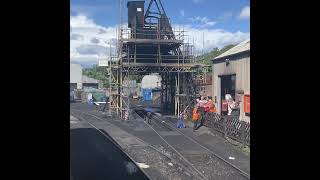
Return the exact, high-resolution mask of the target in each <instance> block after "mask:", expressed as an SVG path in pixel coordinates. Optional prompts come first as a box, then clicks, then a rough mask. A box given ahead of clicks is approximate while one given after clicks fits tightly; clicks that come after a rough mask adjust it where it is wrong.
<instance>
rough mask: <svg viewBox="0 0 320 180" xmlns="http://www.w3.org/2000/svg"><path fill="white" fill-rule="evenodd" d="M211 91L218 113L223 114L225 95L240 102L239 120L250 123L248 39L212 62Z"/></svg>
mask: <svg viewBox="0 0 320 180" xmlns="http://www.w3.org/2000/svg"><path fill="white" fill-rule="evenodd" d="M212 63H213V64H212V70H213V71H212V78H213V83H212V86H213V88H212V91H213V93H212V94H213V97H214V101H215V103H216V106H217V110H218V113H220V114H225V112H226V107H225V94H231V96H232V98H233V99H235V100H238V101H240V120H244V121H246V122H250V39H248V40H245V41H243V42H241V43H239V44H238V45H236V46H235V47H233V48H231V49H229V50H228V51H226V52H224V53H223V54H221V55H219V56H218V57H216V58H214V59H213V60H212Z"/></svg>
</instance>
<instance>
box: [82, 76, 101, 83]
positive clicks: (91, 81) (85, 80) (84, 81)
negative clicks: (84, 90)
mask: <svg viewBox="0 0 320 180" xmlns="http://www.w3.org/2000/svg"><path fill="white" fill-rule="evenodd" d="M82 83H99V80H97V79H93V78H90V77H88V76H86V75H83V76H82Z"/></svg>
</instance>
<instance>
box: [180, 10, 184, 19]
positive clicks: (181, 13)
mask: <svg viewBox="0 0 320 180" xmlns="http://www.w3.org/2000/svg"><path fill="white" fill-rule="evenodd" d="M180 15H181V16H182V17H184V10H183V9H181V10H180Z"/></svg>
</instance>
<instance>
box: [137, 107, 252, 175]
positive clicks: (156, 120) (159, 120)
mask: <svg viewBox="0 0 320 180" xmlns="http://www.w3.org/2000/svg"><path fill="white" fill-rule="evenodd" d="M135 112H136V113H137V115H138V116H140V117H141V118H143V119H144V118H145V117H146V115H147V112H146V111H144V110H143V109H137V110H136V111H135ZM151 114H152V115H151V124H152V125H155V126H156V127H159V126H160V125H162V126H164V127H166V129H170V130H171V131H176V132H178V133H179V134H181V135H182V136H183V137H185V138H187V139H188V140H189V141H191V142H192V143H194V144H196V145H197V146H199V147H201V148H203V149H205V150H206V151H207V152H209V153H210V154H212V155H214V157H216V158H218V159H219V160H221V161H222V162H223V163H225V164H227V165H228V166H229V167H231V168H233V169H234V170H236V171H237V172H239V174H240V175H242V176H243V177H245V178H246V179H250V175H249V174H248V173H246V172H245V171H243V170H241V169H240V168H239V167H237V166H236V165H234V164H232V163H230V162H229V161H227V160H226V159H224V158H223V157H221V156H219V155H218V154H216V153H214V152H213V151H212V150H210V149H208V148H207V147H205V146H204V145H202V144H201V143H199V142H198V141H197V140H195V139H194V138H192V137H190V136H188V135H186V134H185V133H183V132H182V131H180V130H178V129H177V128H174V126H175V124H174V123H173V122H170V124H171V125H170V124H168V123H167V122H165V121H163V120H162V118H161V117H159V116H157V115H156V114H155V113H152V112H151ZM148 125H149V126H150V128H151V129H152V130H153V131H154V132H155V133H156V134H157V135H158V136H159V137H160V138H161V139H162V140H163V141H165V142H166V143H167V144H169V143H168V142H167V140H165V138H164V137H163V136H161V135H160V134H159V132H158V130H156V128H154V127H152V125H150V124H148ZM170 146H171V145H170ZM172 148H174V147H172ZM175 151H177V150H175ZM177 153H179V152H177ZM179 154H180V153H179ZM181 156H183V155H182V154H181Z"/></svg>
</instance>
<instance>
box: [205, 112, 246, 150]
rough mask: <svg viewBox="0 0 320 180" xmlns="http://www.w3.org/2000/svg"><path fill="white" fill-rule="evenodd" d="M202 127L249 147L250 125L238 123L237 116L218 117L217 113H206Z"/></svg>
mask: <svg viewBox="0 0 320 180" xmlns="http://www.w3.org/2000/svg"><path fill="white" fill-rule="evenodd" d="M203 118H204V125H205V126H207V127H209V128H213V129H215V130H216V131H219V132H221V133H222V134H223V135H224V137H229V138H231V139H234V140H236V141H238V142H241V143H243V144H245V145H247V146H250V123H247V122H244V121H239V116H220V115H219V114H217V113H206V114H205V115H204V117H203Z"/></svg>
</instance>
